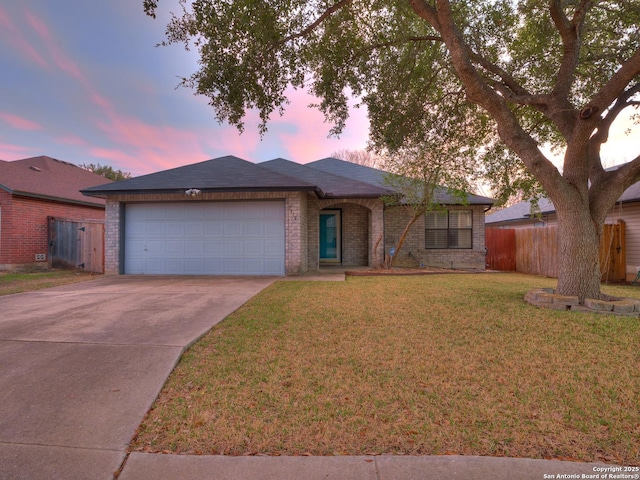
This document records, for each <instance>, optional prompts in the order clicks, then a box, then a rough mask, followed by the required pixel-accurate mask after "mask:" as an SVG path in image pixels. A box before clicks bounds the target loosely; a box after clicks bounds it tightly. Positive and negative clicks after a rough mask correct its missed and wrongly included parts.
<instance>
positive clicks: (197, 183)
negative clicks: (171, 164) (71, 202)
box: [83, 156, 316, 195]
mask: <svg viewBox="0 0 640 480" xmlns="http://www.w3.org/2000/svg"><path fill="white" fill-rule="evenodd" d="M190 188H197V189H199V190H201V191H203V192H206V191H274V190H310V191H313V190H316V185H314V184H312V183H308V182H305V181H303V180H300V179H298V178H294V177H291V176H287V175H283V174H280V173H277V172H274V171H272V170H269V169H267V168H263V167H261V166H259V165H257V164H255V163H252V162H249V161H247V160H243V159H241V158H238V157H234V156H226V157H220V158H214V159H213V160H207V161H204V162H200V163H194V164H192V165H185V166H183V167H177V168H172V169H170V170H163V171H161V172H156V173H151V174H148V175H142V176H140V177H134V178H131V179H128V180H123V181H121V182H115V183H111V184H108V185H101V186H98V187H94V188H87V189H85V190H83V193H85V194H87V195H109V194H111V195H114V194H118V193H149V192H164V193H168V192H178V191H185V190H186V189H190Z"/></svg>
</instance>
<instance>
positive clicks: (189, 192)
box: [184, 188, 201, 197]
mask: <svg viewBox="0 0 640 480" xmlns="http://www.w3.org/2000/svg"><path fill="white" fill-rule="evenodd" d="M184 193H186V194H187V195H191V196H192V197H195V196H196V195H200V193H201V192H200V190H198V189H197V188H190V189H189V190H185V192H184Z"/></svg>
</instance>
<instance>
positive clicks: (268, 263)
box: [263, 258, 282, 275]
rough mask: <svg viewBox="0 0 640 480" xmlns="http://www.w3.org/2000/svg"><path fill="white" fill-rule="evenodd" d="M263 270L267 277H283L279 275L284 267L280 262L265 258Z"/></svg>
mask: <svg viewBox="0 0 640 480" xmlns="http://www.w3.org/2000/svg"><path fill="white" fill-rule="evenodd" d="M263 268H264V273H265V275H282V274H281V273H279V272H281V271H282V265H281V264H280V262H278V261H275V260H271V259H268V258H265V259H264V262H263Z"/></svg>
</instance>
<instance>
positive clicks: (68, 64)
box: [24, 8, 89, 86]
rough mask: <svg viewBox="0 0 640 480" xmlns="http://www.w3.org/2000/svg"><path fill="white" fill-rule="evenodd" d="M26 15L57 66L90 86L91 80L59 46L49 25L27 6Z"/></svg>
mask: <svg viewBox="0 0 640 480" xmlns="http://www.w3.org/2000/svg"><path fill="white" fill-rule="evenodd" d="M24 16H25V17H26V19H27V22H28V23H29V25H30V26H31V28H32V29H33V30H34V31H35V32H36V33H37V34H38V36H39V37H40V39H41V40H42V42H43V43H44V45H46V47H47V49H48V50H49V53H50V56H51V57H52V58H53V60H54V62H55V64H56V65H57V67H58V68H59V69H60V70H62V71H63V72H65V73H67V74H69V75H71V76H72V77H74V78H76V79H77V80H79V81H80V82H82V83H83V84H84V85H85V86H88V85H89V82H88V81H87V78H86V77H85V76H84V75H83V74H82V72H81V71H80V69H79V68H78V66H77V65H76V63H75V62H74V61H73V59H72V58H71V57H69V56H68V55H67V54H66V52H65V51H64V50H62V49H61V48H60V47H59V46H58V41H57V39H56V38H54V36H53V35H52V34H51V31H50V29H49V27H48V26H47V25H46V24H45V23H44V22H43V21H42V20H40V19H39V18H38V17H36V16H35V15H34V14H33V13H31V12H30V11H29V10H28V9H27V8H25V9H24Z"/></svg>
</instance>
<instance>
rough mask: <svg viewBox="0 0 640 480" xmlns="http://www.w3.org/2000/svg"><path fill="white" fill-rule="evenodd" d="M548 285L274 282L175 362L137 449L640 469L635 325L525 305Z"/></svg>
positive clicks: (476, 278)
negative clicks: (498, 459)
mask: <svg viewBox="0 0 640 480" xmlns="http://www.w3.org/2000/svg"><path fill="white" fill-rule="evenodd" d="M553 285H555V280H551V279H544V278H539V277H532V276H525V275H517V274H496V275H489V274H484V275H433V276H410V277H388V276H381V277H351V278H348V280H347V281H346V282H344V283H342V282H341V283H331V282H326V283H324V282H322V283H320V282H277V283H275V284H274V285H272V286H271V287H270V288H268V289H267V290H265V291H264V292H262V293H261V294H260V295H258V296H257V297H255V298H254V299H253V300H252V301H250V302H249V303H248V304H246V305H245V306H244V307H242V308H241V309H239V310H238V311H237V312H236V313H235V314H233V315H231V316H230V317H229V318H227V319H226V320H225V321H223V322H222V323H221V324H219V325H217V326H216V327H214V328H213V330H212V331H211V332H209V333H208V334H207V335H206V336H204V337H203V338H202V339H201V340H200V341H199V342H197V343H196V344H195V345H194V346H192V348H190V349H189V350H188V351H187V352H186V353H185V355H184V356H183V358H182V360H181V361H180V363H179V365H178V366H177V367H176V369H175V371H174V372H173V374H172V375H171V377H170V379H169V381H168V382H167V384H166V385H165V387H164V389H163V391H162V393H161V395H160V396H159V398H158V399H157V401H156V402H155V404H154V406H153V408H152V409H151V410H150V412H149V413H148V415H147V416H146V418H145V420H144V422H143V424H142V425H141V426H140V428H139V434H138V436H137V438H136V440H135V441H134V443H133V444H132V447H131V448H132V449H133V450H141V451H168V452H175V453H195V454H200V453H201V454H227V455H245V454H270V455H361V454H374V455H375V454H383V453H391V454H436V455H437V454H464V455H491V456H514V457H531V458H562V459H576V460H580V461H606V462H614V463H619V464H624V465H640V322H639V320H638V319H637V318H628V317H611V316H597V315H594V314H583V313H576V312H573V313H572V312H558V311H551V310H543V309H538V308H535V307H533V306H530V305H528V304H526V303H525V302H524V301H523V296H524V294H525V292H526V291H527V290H528V289H530V288H535V287H541V286H553ZM604 290H605V291H606V292H607V293H610V294H612V295H618V296H629V297H636V298H640V289H638V288H637V287H629V286H627V287H624V286H620V287H605V288H604Z"/></svg>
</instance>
